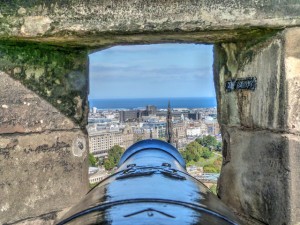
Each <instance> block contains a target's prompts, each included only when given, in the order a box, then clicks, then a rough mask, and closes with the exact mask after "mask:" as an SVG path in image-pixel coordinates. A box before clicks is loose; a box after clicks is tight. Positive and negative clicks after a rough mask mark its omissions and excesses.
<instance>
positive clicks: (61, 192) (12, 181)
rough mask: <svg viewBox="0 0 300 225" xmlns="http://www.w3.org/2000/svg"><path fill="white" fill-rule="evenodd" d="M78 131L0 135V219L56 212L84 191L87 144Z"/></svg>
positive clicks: (86, 173) (85, 184) (3, 221)
mask: <svg viewBox="0 0 300 225" xmlns="http://www.w3.org/2000/svg"><path fill="white" fill-rule="evenodd" d="M85 140H86V136H85V134H83V133H82V132H81V131H80V130H77V131H76V130H73V131H63V132H61V131H54V132H48V133H47V132H45V133H34V134H24V135H15V136H12V135H1V138H0V162H1V163H0V177H1V180H0V192H1V198H0V215H1V216H0V224H1V223H13V222H16V221H19V220H24V219H26V218H32V217H38V216H40V215H44V214H49V213H51V212H58V211H60V210H62V209H64V208H66V207H70V206H72V205H73V204H75V203H77V202H78V201H79V200H80V198H81V197H82V196H83V195H84V194H85V193H86V192H87V190H88V162H87V161H88V157H87V152H88V147H87V143H86V142H85Z"/></svg>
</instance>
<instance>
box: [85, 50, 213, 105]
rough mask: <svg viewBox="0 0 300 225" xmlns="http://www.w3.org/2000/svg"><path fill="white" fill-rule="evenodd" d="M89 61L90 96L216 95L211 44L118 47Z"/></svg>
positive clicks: (163, 96)
mask: <svg viewBox="0 0 300 225" xmlns="http://www.w3.org/2000/svg"><path fill="white" fill-rule="evenodd" d="M89 60H90V95H89V99H124V98H166V97H167V98H169V97H173V98H182V97H215V90H214V84H213V75H212V63H213V52H212V46H211V45H200V44H155V45H133V46H115V47H112V48H109V49H106V50H103V51H99V52H96V53H93V54H90V56H89Z"/></svg>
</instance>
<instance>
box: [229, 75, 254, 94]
mask: <svg viewBox="0 0 300 225" xmlns="http://www.w3.org/2000/svg"><path fill="white" fill-rule="evenodd" d="M256 82H257V79H256V77H247V78H243V79H232V80H230V81H226V83H225V90H226V91H227V92H231V91H234V90H250V91H254V90H255V89H256Z"/></svg>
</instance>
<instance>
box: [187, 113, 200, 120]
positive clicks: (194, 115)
mask: <svg viewBox="0 0 300 225" xmlns="http://www.w3.org/2000/svg"><path fill="white" fill-rule="evenodd" d="M188 118H189V119H192V120H200V119H201V114H200V113H199V112H190V113H188Z"/></svg>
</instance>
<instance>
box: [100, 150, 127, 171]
mask: <svg viewBox="0 0 300 225" xmlns="http://www.w3.org/2000/svg"><path fill="white" fill-rule="evenodd" d="M123 151H124V149H123V148H122V147H120V146H119V145H115V146H113V147H112V148H111V149H109V151H108V157H107V159H105V160H104V164H103V165H104V168H105V169H106V170H111V169H113V168H114V167H116V166H117V164H118V163H119V161H120V158H121V155H122V153H123Z"/></svg>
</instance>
